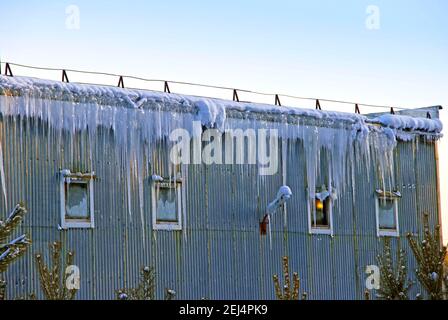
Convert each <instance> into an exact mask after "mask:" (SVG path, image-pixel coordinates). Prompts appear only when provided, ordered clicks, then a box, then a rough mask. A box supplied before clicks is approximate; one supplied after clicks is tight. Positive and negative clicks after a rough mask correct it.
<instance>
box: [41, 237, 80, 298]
mask: <svg viewBox="0 0 448 320" xmlns="http://www.w3.org/2000/svg"><path fill="white" fill-rule="evenodd" d="M61 251H62V245H61V243H60V242H54V243H52V244H50V252H51V257H52V264H51V266H50V267H47V266H46V265H45V263H44V261H43V259H42V255H41V254H36V256H35V257H36V263H37V267H38V271H39V280H40V285H41V288H42V291H43V293H44V296H45V298H46V299H47V300H73V299H74V298H75V295H76V293H77V292H78V289H79V287H78V288H76V286H75V287H72V286H70V287H68V285H67V283H68V282H69V281H68V280H69V279H68V277H69V276H70V274H69V273H67V272H66V271H67V270H68V267H69V266H72V265H73V260H74V253H73V252H70V251H69V252H68V253H67V255H66V259H65V264H64V265H62V261H61ZM61 273H62V276H61Z"/></svg>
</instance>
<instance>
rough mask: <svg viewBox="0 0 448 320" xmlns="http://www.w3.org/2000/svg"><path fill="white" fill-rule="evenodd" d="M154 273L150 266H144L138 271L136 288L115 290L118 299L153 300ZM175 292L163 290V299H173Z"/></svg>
mask: <svg viewBox="0 0 448 320" xmlns="http://www.w3.org/2000/svg"><path fill="white" fill-rule="evenodd" d="M155 283H156V275H155V272H154V269H153V268H151V267H144V268H142V271H141V273H140V283H139V284H138V286H137V287H136V288H130V289H120V290H117V292H116V293H117V299H118V300H155V288H156V285H155ZM175 295H176V292H175V291H174V290H172V289H166V290H165V300H172V299H174V297H175Z"/></svg>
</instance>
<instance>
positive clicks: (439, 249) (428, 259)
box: [407, 213, 448, 300]
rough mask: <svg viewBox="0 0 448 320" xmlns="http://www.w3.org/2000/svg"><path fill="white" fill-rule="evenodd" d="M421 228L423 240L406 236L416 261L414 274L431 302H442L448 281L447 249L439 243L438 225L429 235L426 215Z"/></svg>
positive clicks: (410, 235) (413, 236)
mask: <svg viewBox="0 0 448 320" xmlns="http://www.w3.org/2000/svg"><path fill="white" fill-rule="evenodd" d="M423 228H424V230H423V231H424V232H423V239H417V237H416V236H415V235H413V234H411V233H408V234H407V238H408V241H409V244H410V246H411V249H412V252H413V253H414V256H415V259H416V260H417V265H418V268H417V269H416V270H415V273H416V274H417V279H418V281H419V282H420V283H421V285H422V286H423V288H424V289H425V290H426V292H427V293H428V295H429V298H430V299H431V300H443V299H445V298H446V295H445V294H446V292H445V290H446V289H445V288H447V286H448V279H447V277H446V275H445V274H444V261H445V258H446V256H447V248H446V247H445V246H443V245H442V243H441V239H440V226H439V225H436V226H435V227H434V230H433V232H432V233H431V230H430V226H429V215H428V214H427V213H425V214H424V215H423Z"/></svg>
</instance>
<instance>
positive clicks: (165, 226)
mask: <svg viewBox="0 0 448 320" xmlns="http://www.w3.org/2000/svg"><path fill="white" fill-rule="evenodd" d="M151 180H152V182H151V184H152V186H151V190H152V191H151V193H152V197H151V202H152V204H151V207H152V228H153V230H166V231H180V230H182V218H183V207H184V206H183V202H184V201H183V196H182V195H183V193H184V192H183V185H184V183H183V180H182V179H181V178H177V179H171V181H170V179H169V178H162V177H160V176H157V175H154V176H153V177H152V179H151ZM159 183H167V184H174V185H175V189H176V201H177V204H176V205H177V221H158V220H157V198H156V188H157V184H159Z"/></svg>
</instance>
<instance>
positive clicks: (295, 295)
mask: <svg viewBox="0 0 448 320" xmlns="http://www.w3.org/2000/svg"><path fill="white" fill-rule="evenodd" d="M283 277H284V285H283V289H282V287H281V285H280V281H279V278H278V275H276V274H275V275H274V276H273V279H274V286H275V295H276V296H277V299H278V300H299V295H300V279H299V274H298V273H297V272H294V273H293V275H292V278H293V280H292V282H293V285H292V287H291V278H290V276H289V260H288V257H283ZM307 296H308V294H307V293H306V292H303V293H302V300H306V298H307Z"/></svg>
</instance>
